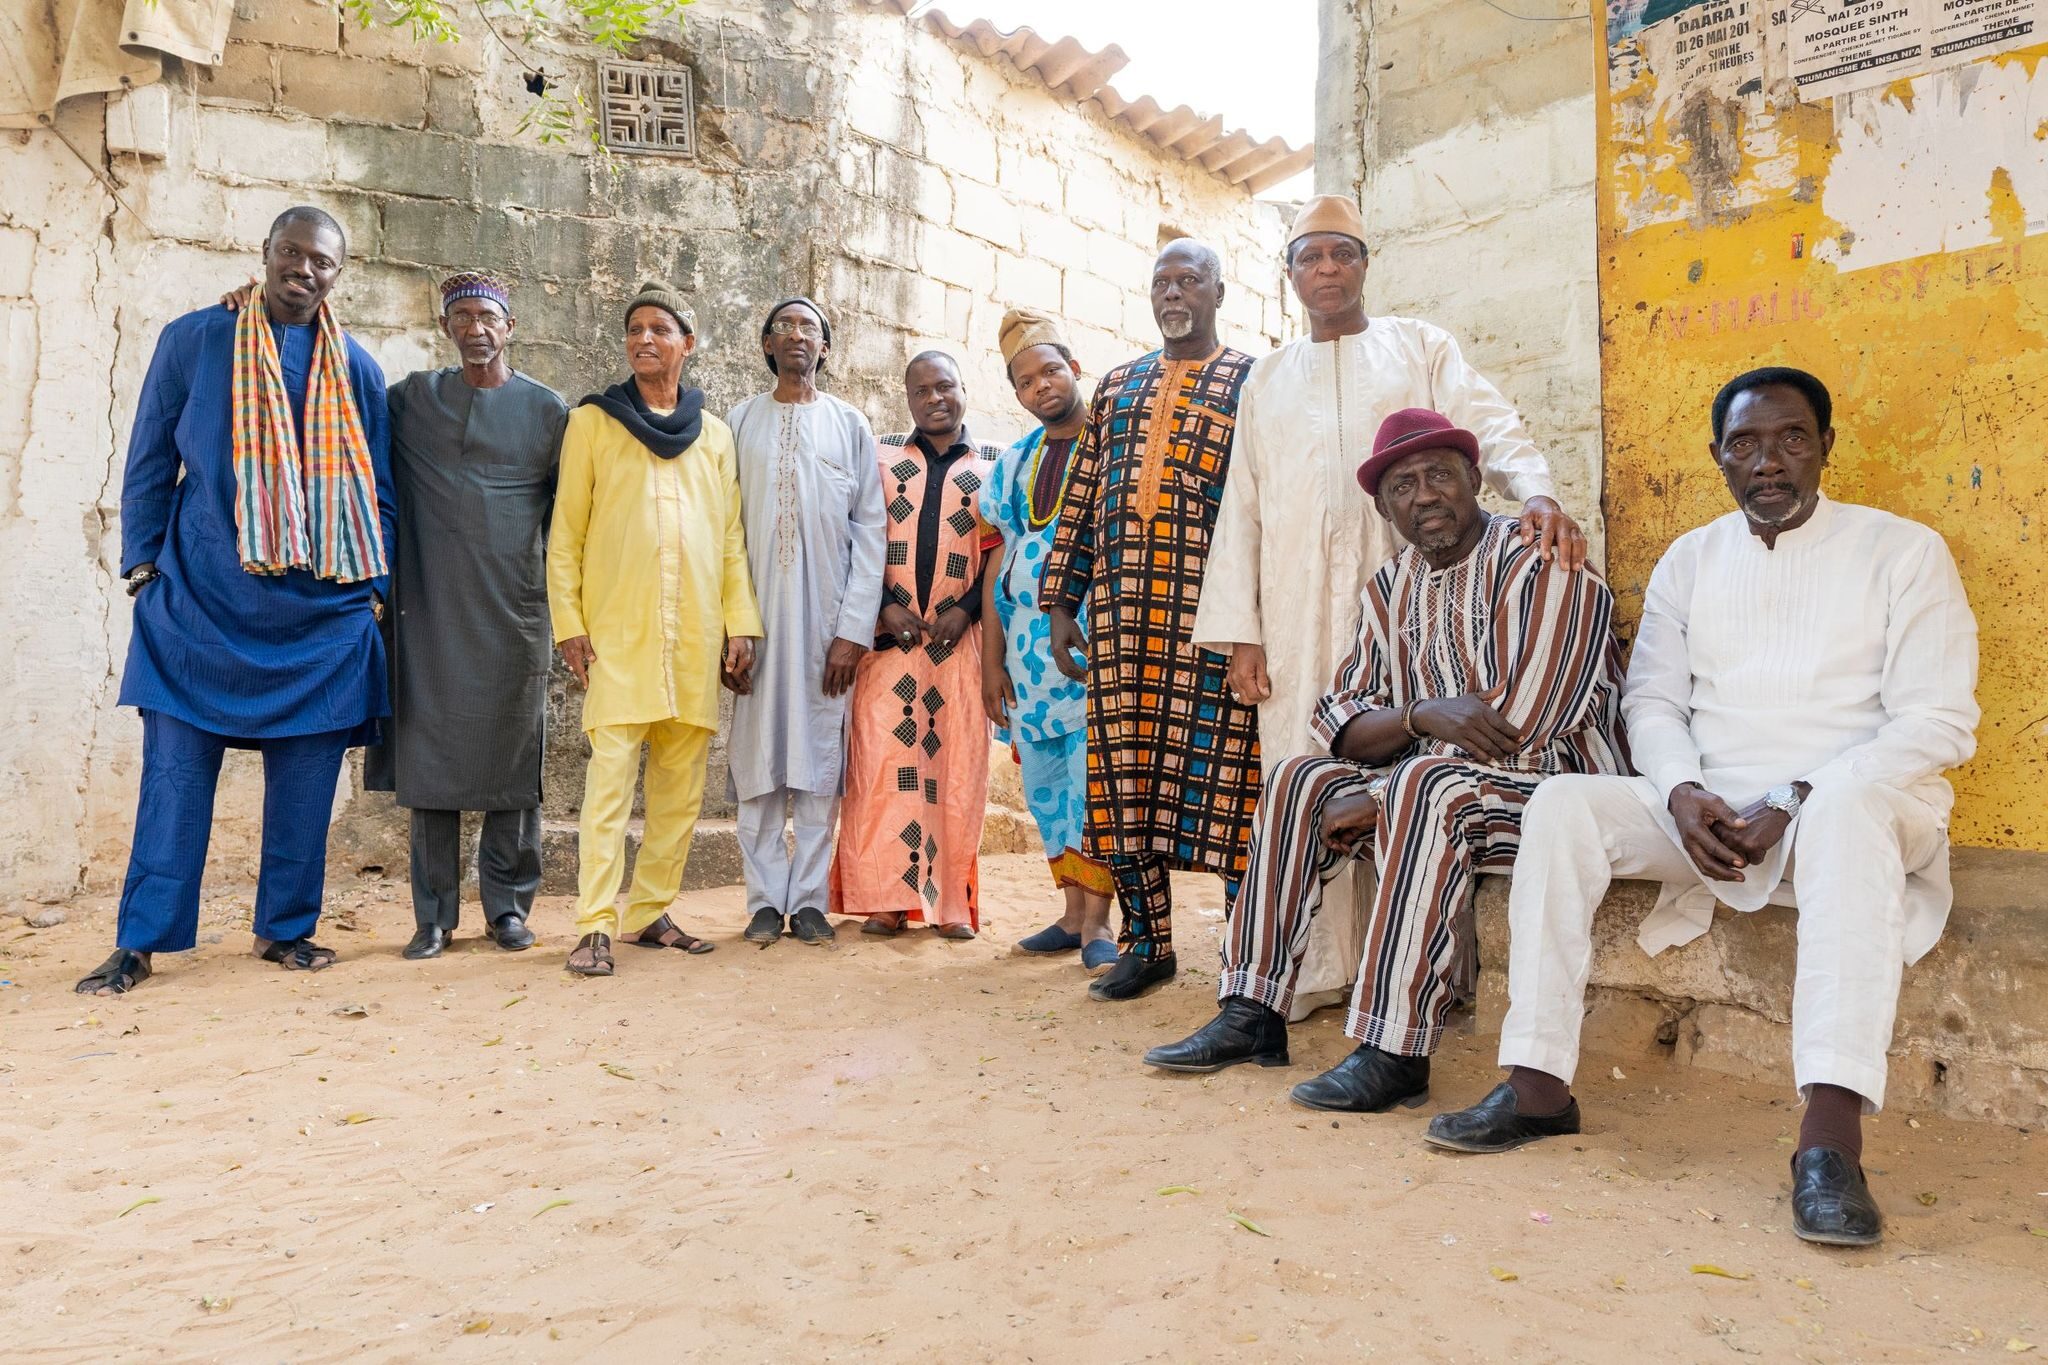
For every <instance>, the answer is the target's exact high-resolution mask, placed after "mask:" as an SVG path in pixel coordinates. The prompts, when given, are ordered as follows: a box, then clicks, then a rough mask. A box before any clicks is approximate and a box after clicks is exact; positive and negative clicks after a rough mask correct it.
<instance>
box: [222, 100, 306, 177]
mask: <svg viewBox="0 0 2048 1365" xmlns="http://www.w3.org/2000/svg"><path fill="white" fill-rule="evenodd" d="M197 159H198V164H199V168H200V169H201V170H206V171H212V172H214V173H216V174H220V175H232V176H239V177H241V178H242V179H245V180H268V181H271V182H274V183H279V184H291V185H304V184H315V185H317V184H322V183H325V182H326V181H327V179H328V178H329V170H330V166H329V161H328V154H327V125H326V124H324V123H320V122H318V121H316V120H313V119H280V118H278V117H276V116H275V115H271V114H259V113H255V112H252V111H249V110H244V109H201V110H200V111H199V143H198V158H197Z"/></svg>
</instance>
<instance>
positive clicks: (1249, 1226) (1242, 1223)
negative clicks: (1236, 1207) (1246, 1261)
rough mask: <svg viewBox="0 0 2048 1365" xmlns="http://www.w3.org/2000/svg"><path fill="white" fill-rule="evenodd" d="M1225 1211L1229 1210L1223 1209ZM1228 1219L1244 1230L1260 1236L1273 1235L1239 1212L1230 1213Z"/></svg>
mask: <svg viewBox="0 0 2048 1365" xmlns="http://www.w3.org/2000/svg"><path fill="white" fill-rule="evenodd" d="M1225 1212H1229V1210H1225ZM1230 1221H1231V1222H1233V1223H1235V1224H1237V1225H1238V1226H1239V1227H1241V1228H1243V1229H1244V1230H1245V1231H1246V1232H1255V1233H1257V1234H1258V1235H1259V1236H1261V1237H1271V1236H1272V1235H1273V1234H1272V1233H1270V1232H1268V1231H1266V1230H1265V1229H1264V1228H1262V1227H1260V1226H1259V1225H1258V1224H1257V1223H1254V1222H1253V1221H1252V1220H1251V1219H1249V1218H1247V1217H1245V1216H1244V1215H1243V1214H1241V1213H1231V1214H1230Z"/></svg>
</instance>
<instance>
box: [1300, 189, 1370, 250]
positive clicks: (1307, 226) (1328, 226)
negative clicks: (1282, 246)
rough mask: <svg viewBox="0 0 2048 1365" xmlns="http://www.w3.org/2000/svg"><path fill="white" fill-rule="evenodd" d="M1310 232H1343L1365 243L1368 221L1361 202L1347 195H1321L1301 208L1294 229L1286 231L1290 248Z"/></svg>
mask: <svg viewBox="0 0 2048 1365" xmlns="http://www.w3.org/2000/svg"><path fill="white" fill-rule="evenodd" d="M1311 232H1341V233H1343V234H1344V235H1345V236H1346V237H1355V238H1357V239H1358V240H1359V241H1360V242H1363V241H1364V240H1365V218H1364V216H1363V215H1361V214H1360V213H1359V211H1358V201H1357V200H1355V199H1353V198H1351V196H1349V195H1346V194H1319V195H1317V196H1316V197H1315V198H1313V199H1311V200H1309V201H1308V202H1307V203H1305V204H1303V205H1302V206H1301V212H1299V213H1297V214H1295V215H1294V226H1293V227H1292V228H1290V229H1288V232H1287V245H1289V246H1293V245H1294V244H1295V243H1296V242H1298V241H1300V240H1301V239H1302V238H1304V237H1306V236H1308V235H1309V234H1310V233H1311Z"/></svg>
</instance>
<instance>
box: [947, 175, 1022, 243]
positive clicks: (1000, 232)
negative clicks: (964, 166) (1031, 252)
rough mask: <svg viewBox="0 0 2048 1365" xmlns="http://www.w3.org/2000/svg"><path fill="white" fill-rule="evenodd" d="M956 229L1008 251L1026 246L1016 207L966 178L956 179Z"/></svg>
mask: <svg viewBox="0 0 2048 1365" xmlns="http://www.w3.org/2000/svg"><path fill="white" fill-rule="evenodd" d="M953 226H954V227H956V228H958V229H959V230H960V231H962V232H964V233H966V234H967V235H969V236H970V237H979V238H981V239H982V240H983V241H984V242H989V243H991V244H993V245H995V246H999V247H1001V248H1002V249H1003V250H1005V251H1016V250H1018V249H1019V248H1020V247H1021V246H1022V245H1023V236H1022V231H1021V226H1020V223H1019V219H1018V215H1017V206H1016V204H1015V203H1013V202H1012V201H1011V199H1010V197H1009V196H1008V195H1006V194H1004V193H1003V192H1002V191H1001V190H998V189H995V188H993V187H992V186H988V185H984V184H982V183H981V182H980V181H977V180H969V179H967V178H965V177H964V176H955V177H954V178H953Z"/></svg>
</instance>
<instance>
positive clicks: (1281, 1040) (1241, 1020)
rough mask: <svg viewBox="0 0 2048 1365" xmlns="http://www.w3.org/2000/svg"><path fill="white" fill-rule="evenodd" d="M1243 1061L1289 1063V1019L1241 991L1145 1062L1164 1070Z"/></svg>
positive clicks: (1217, 1068)
mask: <svg viewBox="0 0 2048 1365" xmlns="http://www.w3.org/2000/svg"><path fill="white" fill-rule="evenodd" d="M1239 1062H1257V1063H1258V1064H1259V1065H1260V1066H1286V1065H1287V1020H1286V1019H1285V1018H1283V1017H1282V1016H1281V1014H1280V1011H1278V1010H1272V1009H1267V1008H1266V1007H1265V1006H1264V1005H1261V1004H1260V1003H1259V1002H1258V1001H1256V1000H1247V999H1245V998H1244V997H1243V996H1237V995H1233V996H1231V997H1230V998H1229V999H1228V1000H1225V1001H1224V1002H1223V1008H1222V1009H1221V1010H1219V1011H1218V1012H1217V1014H1216V1017H1215V1018H1214V1019H1211V1020H1210V1021H1209V1022H1208V1023H1206V1024H1204V1025H1202V1026H1201V1027H1200V1028H1198V1029H1196V1030H1195V1031H1194V1032H1193V1033H1191V1034H1189V1035H1188V1036H1187V1037H1185V1038H1183V1039H1181V1040H1180V1041H1179V1042H1177V1043H1168V1044H1166V1045H1165V1046H1164V1047H1155V1048H1153V1049H1152V1050H1151V1051H1150V1052H1148V1053H1146V1054H1145V1065H1147V1066H1156V1067H1158V1068H1159V1069H1160V1070H1161V1071H1221V1070H1222V1069H1223V1068H1224V1067H1226V1066H1236V1065H1237V1064H1238V1063H1239Z"/></svg>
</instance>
